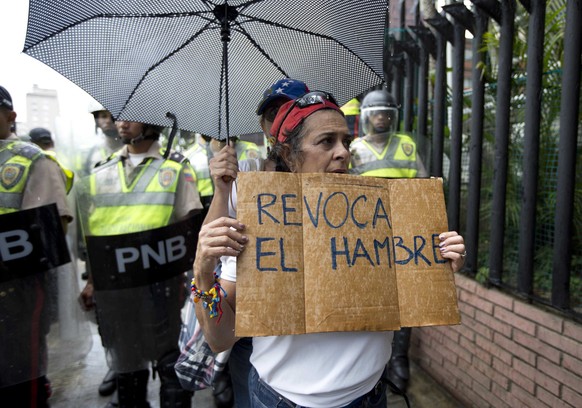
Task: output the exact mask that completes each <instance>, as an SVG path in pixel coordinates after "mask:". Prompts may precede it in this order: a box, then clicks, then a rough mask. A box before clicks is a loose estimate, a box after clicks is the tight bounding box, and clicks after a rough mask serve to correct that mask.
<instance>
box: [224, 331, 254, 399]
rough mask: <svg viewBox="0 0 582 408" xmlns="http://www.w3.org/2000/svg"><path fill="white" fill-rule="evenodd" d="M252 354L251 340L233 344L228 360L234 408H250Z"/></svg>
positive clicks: (247, 338)
mask: <svg viewBox="0 0 582 408" xmlns="http://www.w3.org/2000/svg"><path fill="white" fill-rule="evenodd" d="M252 352H253V339H252V338H251V337H243V338H241V339H239V341H237V342H236V343H235V344H234V346H233V347H232V352H231V353H230V357H229V358H228V366H229V369H230V378H231V380H232V389H233V391H234V405H235V408H250V406H251V399H250V395H249V373H250V371H251V367H252V365H251V362H250V358H251V353H252Z"/></svg>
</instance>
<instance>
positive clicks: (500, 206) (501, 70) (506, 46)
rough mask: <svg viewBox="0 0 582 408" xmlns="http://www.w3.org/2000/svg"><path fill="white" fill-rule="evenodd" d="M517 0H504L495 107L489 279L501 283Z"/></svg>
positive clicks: (502, 2)
mask: <svg viewBox="0 0 582 408" xmlns="http://www.w3.org/2000/svg"><path fill="white" fill-rule="evenodd" d="M514 20H515V0H502V1H501V27H500V44H499V66H498V75H497V96H496V98H497V102H496V110H495V156H494V157H495V159H494V160H495V167H494V171H493V200H492V201H493V202H492V208H491V235H490V241H489V280H490V281H491V282H493V283H494V284H500V283H501V278H502V272H503V247H504V238H505V199H506V196H507V190H506V186H507V167H508V146H509V133H510V132H511V127H510V119H509V114H510V111H511V68H512V58H513V37H514V32H515V21H514Z"/></svg>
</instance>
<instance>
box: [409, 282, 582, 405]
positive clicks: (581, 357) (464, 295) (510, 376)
mask: <svg viewBox="0 0 582 408" xmlns="http://www.w3.org/2000/svg"><path fill="white" fill-rule="evenodd" d="M455 281H456V284H457V293H458V297H459V309H460V311H461V319H462V324H461V325H459V326H448V327H425V328H417V329H414V330H413V331H412V333H413V336H412V344H411V349H410V357H411V359H413V360H414V361H416V362H417V363H418V365H419V366H420V367H422V368H423V369H424V370H426V371H427V372H428V373H429V374H430V375H431V376H432V377H433V378H434V379H435V380H436V381H437V382H439V383H441V384H442V385H443V386H444V387H445V388H447V389H448V391H449V392H450V393H451V394H452V395H453V396H455V397H456V398H457V399H458V400H459V401H460V402H461V403H463V404H464V405H466V406H467V407H495V408H502V407H513V408H515V407H535V408H543V407H552V408H556V407H582V325H580V324H577V323H575V322H573V321H572V320H569V319H567V318H563V317H561V316H559V315H558V314H556V313H552V312H549V311H545V310H543V309H542V308H540V307H536V306H532V305H530V304H528V303H526V302H524V301H522V300H520V299H517V298H515V297H512V296H510V295H507V294H504V293H502V292H500V291H499V290H497V289H487V288H485V287H483V286H482V285H481V284H479V283H477V282H476V281H474V280H473V279H470V278H468V277H466V276H463V275H460V274H457V275H456V276H455Z"/></svg>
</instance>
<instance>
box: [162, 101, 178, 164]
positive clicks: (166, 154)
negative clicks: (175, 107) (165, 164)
mask: <svg viewBox="0 0 582 408" xmlns="http://www.w3.org/2000/svg"><path fill="white" fill-rule="evenodd" d="M166 117H167V118H168V119H172V130H171V131H170V136H169V137H168V145H167V146H166V151H165V152H164V160H167V159H168V157H169V156H170V150H172V145H173V144H174V137H176V132H177V131H178V118H176V115H174V114H173V113H172V112H167V113H166Z"/></svg>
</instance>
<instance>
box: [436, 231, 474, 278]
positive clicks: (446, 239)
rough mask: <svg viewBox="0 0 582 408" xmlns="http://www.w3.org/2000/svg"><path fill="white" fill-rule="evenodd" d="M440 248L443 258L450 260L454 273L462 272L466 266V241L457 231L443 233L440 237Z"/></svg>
mask: <svg viewBox="0 0 582 408" xmlns="http://www.w3.org/2000/svg"><path fill="white" fill-rule="evenodd" d="M439 239H440V240H441V242H440V244H439V246H440V248H441V255H442V257H443V258H445V259H448V260H450V262H451V267H452V268H453V272H458V271H460V270H461V268H462V267H463V265H465V255H466V254H467V252H466V251H465V240H464V239H463V237H462V236H461V235H459V234H458V233H457V232H456V231H448V232H443V233H442V234H440V235H439Z"/></svg>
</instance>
